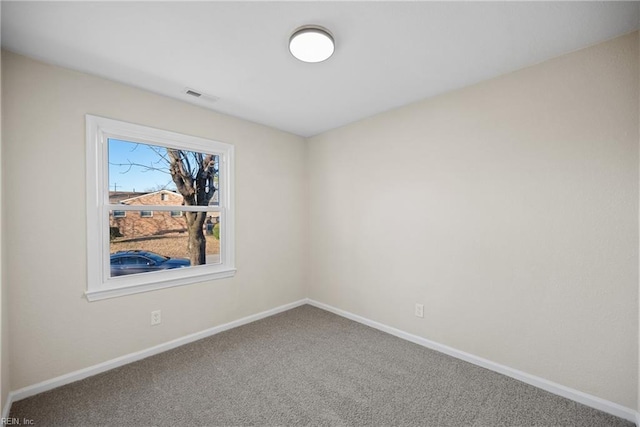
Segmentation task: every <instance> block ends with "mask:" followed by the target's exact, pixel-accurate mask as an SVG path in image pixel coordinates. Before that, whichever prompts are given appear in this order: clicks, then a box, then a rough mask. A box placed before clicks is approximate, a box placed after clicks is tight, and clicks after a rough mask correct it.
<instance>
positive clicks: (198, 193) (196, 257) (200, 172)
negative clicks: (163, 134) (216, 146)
mask: <svg viewBox="0 0 640 427" xmlns="http://www.w3.org/2000/svg"><path fill="white" fill-rule="evenodd" d="M137 146H138V144H136V146H135V147H134V149H136V148H137ZM146 147H148V148H149V149H151V150H152V151H154V152H155V153H156V154H157V155H158V159H157V161H155V162H152V163H150V164H148V165H144V164H139V163H133V162H130V161H129V162H128V163H125V164H119V163H112V164H113V165H116V166H125V167H127V168H128V169H127V170H126V171H124V172H121V173H127V172H128V171H129V170H131V169H132V168H133V167H139V168H141V169H142V171H143V172H145V171H161V172H164V173H168V174H170V175H171V179H172V180H173V183H174V184H175V185H176V188H177V190H178V192H179V193H180V194H181V195H182V198H183V201H182V204H183V205H184V206H209V202H210V201H211V199H212V198H213V196H214V194H215V193H216V191H217V190H218V189H217V188H216V186H215V181H216V179H215V178H216V177H217V175H218V159H217V156H215V155H213V154H203V153H196V152H193V151H185V150H176V149H172V148H167V149H166V150H165V149H164V148H160V147H154V146H151V145H147V146H146ZM184 218H185V221H186V224H187V232H188V235H189V238H188V252H189V259H190V261H191V265H202V264H206V262H207V260H206V249H207V240H206V238H205V235H204V230H203V227H204V222H205V220H206V218H207V212H204V211H203V212H189V211H185V212H184Z"/></svg>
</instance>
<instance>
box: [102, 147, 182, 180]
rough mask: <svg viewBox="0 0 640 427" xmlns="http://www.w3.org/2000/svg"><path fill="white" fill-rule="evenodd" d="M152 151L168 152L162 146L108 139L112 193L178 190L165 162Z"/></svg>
mask: <svg viewBox="0 0 640 427" xmlns="http://www.w3.org/2000/svg"><path fill="white" fill-rule="evenodd" d="M152 148H153V149H156V150H158V151H160V152H161V153H166V150H165V149H164V148H163V147H157V146H151V145H145V144H137V143H133V142H127V141H121V140H118V139H112V138H109V190H110V191H157V190H160V189H161V188H162V187H165V188H166V189H167V190H175V189H176V187H175V184H174V183H173V181H172V180H171V175H169V171H168V169H167V164H166V162H164V161H163V160H162V159H161V158H160V156H159V155H158V154H157V153H156V152H155V151H154V150H153V149H152ZM130 163H134V164H136V165H131V166H130ZM142 165H145V166H147V167H145V166H142ZM156 169H162V170H156Z"/></svg>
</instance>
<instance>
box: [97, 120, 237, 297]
mask: <svg viewBox="0 0 640 427" xmlns="http://www.w3.org/2000/svg"><path fill="white" fill-rule="evenodd" d="M85 117H86V139H87V169H86V174H87V175H86V178H87V179H86V182H87V275H88V277H87V291H86V292H85V295H86V297H87V299H88V300H89V301H96V300H101V299H105V298H114V297H120V296H124V295H130V294H136V293H140V292H147V291H153V290H157V289H163V288H168V287H173V286H182V285H188V284H191V283H198V282H204V281H208V280H212V279H223V278H227V277H232V276H234V275H235V272H236V268H235V242H234V240H235V239H234V238H235V233H234V197H233V190H234V177H233V167H234V166H233V165H234V147H233V145H231V144H227V143H224V142H219V141H214V140H210V139H205V138H199V137H195V136H189V135H184V134H180V133H176V132H170V131H166V130H161V129H156V128H152V127H148V126H142V125H137V124H133V123H127V122H123V121H119V120H112V119H107V118H104V117H98V116H93V115H89V114H87V115H86V116H85ZM109 138H112V139H119V140H124V141H131V142H139V143H142V144H147V145H156V146H163V147H169V148H177V149H181V150H188V151H194V152H200V153H207V154H216V155H218V156H219V168H218V171H219V172H218V173H219V183H218V193H219V195H218V196H219V197H218V200H219V203H218V205H216V206H180V207H179V209H176V208H177V207H176V206H167V205H144V209H145V210H151V211H175V210H181V211H183V210H190V211H206V212H209V211H217V212H220V217H221V221H222V223H221V225H220V227H221V228H220V263H219V264H206V265H199V266H192V267H189V268H180V269H172V270H165V271H158V272H151V273H141V274H132V275H126V276H118V277H111V269H110V262H109V254H110V250H109V211H111V210H115V209H117V210H119V211H140V208H141V206H135V205H122V204H117V205H114V204H110V203H109V168H108V164H107V163H108V160H109V152H108V139H109Z"/></svg>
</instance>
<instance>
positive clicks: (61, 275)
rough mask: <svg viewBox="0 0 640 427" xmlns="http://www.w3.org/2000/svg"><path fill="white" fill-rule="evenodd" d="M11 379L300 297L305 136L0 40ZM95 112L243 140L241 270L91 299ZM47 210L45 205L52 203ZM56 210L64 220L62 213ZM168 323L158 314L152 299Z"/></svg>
mask: <svg viewBox="0 0 640 427" xmlns="http://www.w3.org/2000/svg"><path fill="white" fill-rule="evenodd" d="M3 55H4V56H3V61H2V66H3V74H2V78H3V85H4V86H3V99H2V102H3V106H4V108H3V113H4V116H3V123H4V128H3V136H4V146H3V149H4V153H3V154H4V155H3V159H2V160H3V164H2V169H3V174H4V184H5V188H7V189H9V190H10V191H6V192H5V193H4V203H5V208H6V209H5V217H4V220H5V225H6V226H5V227H4V228H3V231H4V235H3V240H4V243H5V245H6V248H10V250H7V251H6V252H7V253H6V264H5V268H6V277H7V280H8V283H9V286H10V295H9V297H10V300H11V312H10V319H9V320H10V322H11V330H10V340H11V350H10V358H11V373H12V376H11V389H12V390H16V389H19V388H21V387H24V386H28V385H31V384H34V383H37V382H40V381H43V380H46V379H50V378H53V377H56V376H58V375H62V374H66V373H69V372H72V371H74V370H77V369H81V368H84V367H88V366H91V365H95V364H97V363H100V362H103V361H106V360H110V359H113V358H115V357H119V356H122V355H125V354H128V353H131V352H135V351H138V350H142V349H146V348H149V347H151V346H153V345H156V344H160V343H163V342H166V341H169V340H172V339H175V338H179V337H183V336H185V335H187V334H189V333H193V332H197V331H201V330H204V329H207V328H210V327H212V326H215V325H219V324H222V323H226V322H229V321H232V320H236V319H239V318H242V317H244V316H247V315H251V314H255V313H258V312H260V311H264V310H267V309H271V308H274V307H277V306H280V305H282V304H286V303H289V302H292V301H296V300H299V299H300V298H303V297H304V296H306V295H304V294H303V286H302V284H303V283H304V281H305V280H306V277H305V271H304V268H305V261H306V257H307V255H306V253H307V248H308V223H307V216H306V203H307V202H306V185H307V183H306V176H307V175H306V169H307V168H306V158H307V157H306V144H305V143H304V140H303V139H302V138H300V137H297V136H294V135H291V134H287V133H284V132H281V131H277V130H274V129H271V128H268V127H265V126H260V125H257V124H253V123H249V122H246V121H243V120H239V119H236V118H232V117H229V116H224V115H221V114H216V113H214V112H212V111H209V110H205V109H202V108H198V107H195V106H192V105H190V104H187V103H182V102H179V101H176V100H173V99H169V98H166V97H162V96H158V95H155V94H152V93H149V92H145V91H142V90H137V89H135V88H132V87H128V86H124V85H121V84H118V83H114V82H111V81H108V80H104V79H101V78H98V77H94V76H90V75H87V74H83V73H78V72H74V71H70V70H67V69H63V68H58V67H55V66H51V65H46V64H43V63H40V62H36V61H33V60H31V59H27V58H25V57H22V56H19V55H16V54H13V53H9V52H4V53H3ZM86 113H90V114H94V115H100V116H105V117H109V118H114V119H120V120H125V121H129V122H133V123H138V124H142V125H147V126H153V127H159V128H162V129H167V130H171V131H176V132H182V133H186V134H189V135H196V136H200V137H204V138H210V139H214V140H219V141H223V142H228V143H231V144H234V145H235V149H236V159H237V160H236V173H235V178H236V196H237V197H236V238H237V241H236V243H237V244H236V247H237V252H236V266H237V269H238V272H237V275H236V276H235V277H234V278H232V279H224V280H217V281H211V282H207V283H201V284H195V285H189V286H183V287H177V288H170V289H165V290H160V291H154V292H147V293H143V294H137V295H131V296H126V297H121V298H114V299H109V300H103V301H97V302H91V303H90V302H87V300H86V299H85V298H84V297H83V293H84V291H85V290H86V283H87V280H86V253H85V251H86V242H85V240H86V232H85V230H86V218H85V166H84V163H85V119H84V115H85V114H86ZM43 212H46V215H43ZM57 224H68V226H67V227H60V226H57ZM158 309H160V310H162V324H161V325H160V326H154V327H151V326H150V313H151V311H152V310H158Z"/></svg>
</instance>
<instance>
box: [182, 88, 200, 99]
mask: <svg viewBox="0 0 640 427" xmlns="http://www.w3.org/2000/svg"><path fill="white" fill-rule="evenodd" d="M185 93H186V94H187V95H191V96H195V97H196V98H200V97H201V96H202V94H201V93H198V92H196V91H195V90H191V89H187V91H186V92H185Z"/></svg>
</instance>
